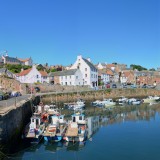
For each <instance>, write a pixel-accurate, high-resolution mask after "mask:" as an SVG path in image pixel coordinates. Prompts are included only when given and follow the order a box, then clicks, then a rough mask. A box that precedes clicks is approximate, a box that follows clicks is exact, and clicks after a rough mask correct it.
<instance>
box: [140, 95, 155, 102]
mask: <svg viewBox="0 0 160 160" xmlns="http://www.w3.org/2000/svg"><path fill="white" fill-rule="evenodd" d="M157 100H158V97H157V96H154V97H153V96H148V97H147V98H144V99H143V102H144V103H152V102H156V101H157Z"/></svg>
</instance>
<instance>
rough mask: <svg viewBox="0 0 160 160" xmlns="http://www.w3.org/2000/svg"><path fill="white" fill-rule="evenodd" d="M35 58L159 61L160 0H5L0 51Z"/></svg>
mask: <svg viewBox="0 0 160 160" xmlns="http://www.w3.org/2000/svg"><path fill="white" fill-rule="evenodd" d="M3 50H8V54H9V56H12V57H16V56H17V57H20V58H25V57H30V56H31V57H32V59H33V60H34V62H35V63H42V64H44V63H46V62H48V64H49V65H52V64H62V65H69V64H71V63H74V61H75V60H76V57H77V55H79V54H81V55H82V56H83V57H85V58H87V57H90V58H91V60H92V62H94V63H98V62H107V63H112V62H118V63H125V64H127V65H130V64H140V65H142V66H144V67H147V68H152V67H154V68H157V67H160V0H0V51H1V52H2V51H3Z"/></svg>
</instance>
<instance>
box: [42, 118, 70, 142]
mask: <svg viewBox="0 0 160 160" xmlns="http://www.w3.org/2000/svg"><path fill="white" fill-rule="evenodd" d="M66 127H67V125H66V121H65V120H64V115H53V116H51V123H49V125H48V126H47V127H46V129H45V131H44V133H43V136H44V140H45V141H54V142H59V141H61V140H62V138H63V135H64V132H65V130H66Z"/></svg>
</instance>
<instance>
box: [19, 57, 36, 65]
mask: <svg viewBox="0 0 160 160" xmlns="http://www.w3.org/2000/svg"><path fill="white" fill-rule="evenodd" d="M18 60H19V61H21V62H22V63H24V65H26V66H32V65H33V60H32V58H31V57H30V58H26V59H21V58H18Z"/></svg>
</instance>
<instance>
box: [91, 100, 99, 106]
mask: <svg viewBox="0 0 160 160" xmlns="http://www.w3.org/2000/svg"><path fill="white" fill-rule="evenodd" d="M100 102H101V101H100V100H96V101H94V102H92V105H93V106H97V105H99V104H100Z"/></svg>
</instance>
